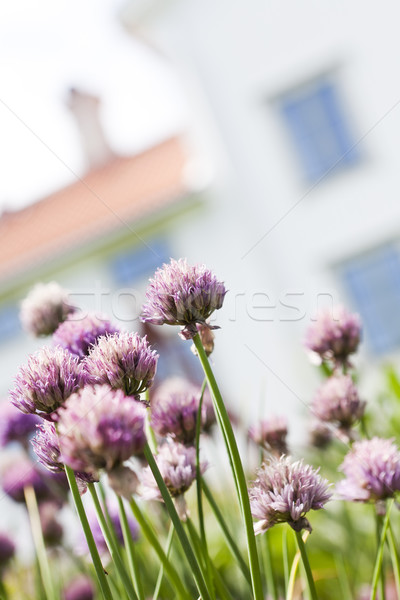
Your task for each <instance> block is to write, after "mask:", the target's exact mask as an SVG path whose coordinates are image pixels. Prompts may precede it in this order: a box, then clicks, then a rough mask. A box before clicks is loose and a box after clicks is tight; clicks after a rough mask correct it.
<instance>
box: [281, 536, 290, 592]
mask: <svg viewBox="0 0 400 600" xmlns="http://www.w3.org/2000/svg"><path fill="white" fill-rule="evenodd" d="M282 560H283V576H284V580H285V594H286V592H287V589H288V586H289V550H288V528H287V527H283V529H282Z"/></svg>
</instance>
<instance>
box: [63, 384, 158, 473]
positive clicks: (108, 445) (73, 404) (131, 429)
mask: <svg viewBox="0 0 400 600" xmlns="http://www.w3.org/2000/svg"><path fill="white" fill-rule="evenodd" d="M145 410H146V409H145V408H144V406H143V405H142V404H140V403H139V402H134V401H132V399H131V398H127V397H126V396H125V395H124V393H123V392H122V391H121V390H113V389H111V388H110V387H109V386H107V385H101V386H100V385H98V386H87V387H85V388H83V389H82V390H80V391H79V392H78V393H76V394H73V395H72V396H70V398H69V399H68V402H67V403H66V405H65V407H64V408H63V409H62V410H61V411H60V420H59V424H58V433H59V439H60V447H61V457H62V460H63V461H64V462H65V463H66V464H67V465H69V466H70V467H71V468H72V469H74V470H76V471H85V472H89V473H94V474H95V473H97V471H98V470H99V469H106V470H107V471H111V470H112V469H113V468H115V467H119V466H120V465H121V464H122V463H123V462H124V461H125V460H128V458H130V457H131V456H133V455H135V454H139V453H141V452H142V451H143V448H144V445H145V442H146V437H145V433H144V418H145Z"/></svg>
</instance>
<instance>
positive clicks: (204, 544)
mask: <svg viewBox="0 0 400 600" xmlns="http://www.w3.org/2000/svg"><path fill="white" fill-rule="evenodd" d="M206 385H207V380H206V379H205V380H204V381H203V385H202V386H201V391H200V401H199V408H198V411H197V419H196V442H195V443H196V493H197V512H198V516H199V529H200V538H201V545H202V548H203V554H204V559H205V561H206V569H207V578H208V580H209V581H213V578H212V575H211V563H210V556H209V554H208V547H207V537H206V528H205V525H204V511H203V494H202V477H201V465H200V433H201V422H202V418H201V417H202V407H203V398H204V392H205V389H206ZM212 592H213V590H212Z"/></svg>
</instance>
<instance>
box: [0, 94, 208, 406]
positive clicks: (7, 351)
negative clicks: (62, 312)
mask: <svg viewBox="0 0 400 600" xmlns="http://www.w3.org/2000/svg"><path fill="white" fill-rule="evenodd" d="M69 105H70V108H71V109H72V110H73V113H74V116H75V117H76V120H77V123H78V126H79V129H80V133H81V137H82V144H83V146H84V148H85V152H86V159H87V163H88V171H87V173H86V174H85V175H83V176H82V177H78V176H77V179H76V181H75V182H74V183H72V184H71V185H69V186H67V187H65V188H64V189H61V190H58V191H56V192H55V193H54V194H51V195H50V196H48V197H47V198H43V199H41V200H38V201H37V202H34V203H33V204H31V205H30V206H28V207H27V208H24V209H22V210H18V211H15V212H8V213H4V214H3V215H1V218H0V256H1V262H0V286H1V287H0V289H1V292H0V362H1V365H2V372H3V373H4V376H3V377H2V378H1V383H0V394H5V393H6V392H7V389H8V387H9V386H10V384H11V381H12V377H13V375H14V374H15V372H16V369H17V366H18V365H19V364H20V363H21V362H22V361H23V360H24V359H25V356H24V355H23V354H22V353H23V352H24V351H25V353H28V352H29V351H32V350H33V349H34V348H35V347H37V346H38V345H42V343H43V340H29V342H28V339H27V337H28V336H27V334H26V333H24V332H22V331H21V326H20V322H19V316H18V313H19V302H20V300H21V299H22V298H24V297H25V295H26V293H27V292H28V290H29V289H30V288H31V286H33V285H34V284H35V283H37V282H39V281H43V282H46V281H51V280H56V281H58V282H59V283H61V284H62V285H64V286H65V287H66V288H67V289H69V290H70V292H71V295H70V298H71V301H72V302H73V303H74V304H76V305H77V306H79V307H82V308H83V309H87V310H95V311H98V312H102V313H105V314H108V315H111V317H112V318H113V319H114V320H115V321H119V322H121V323H122V325H123V326H125V327H127V328H129V329H133V328H135V329H139V328H140V322H139V314H140V308H141V305H142V301H143V291H144V288H145V285H146V283H147V280H148V277H149V276H151V275H152V274H153V273H154V271H155V269H156V268H157V267H158V266H160V265H161V264H162V263H163V262H168V261H169V258H170V256H175V255H176V244H175V238H176V237H177V229H179V228H182V227H185V226H186V225H185V224H186V223H187V221H188V220H191V219H195V218H196V215H197V214H198V213H200V214H201V213H202V212H203V211H204V198H203V197H202V192H201V190H200V188H199V186H198V185H197V184H196V185H194V184H193V181H194V180H193V178H192V179H191V180H190V165H191V164H192V162H193V161H192V158H193V157H192V156H191V155H190V152H189V151H188V150H187V148H186V147H185V144H184V141H183V140H182V139H181V138H179V137H175V138H171V139H167V140H165V141H162V142H161V143H159V144H158V145H156V146H154V147H151V148H149V149H148V150H146V151H144V152H142V153H141V154H138V155H135V156H114V154H113V153H112V151H111V150H110V148H109V147H108V144H107V141H106V139H105V137H104V134H103V130H102V127H101V123H100V119H99V110H98V109H99V100H98V99H97V98H95V97H93V96H90V95H88V94H84V93H80V92H78V91H77V90H71V94H70V98H69ZM147 333H149V331H147ZM155 335H156V334H154V333H151V332H150V337H151V336H153V338H154V336H155ZM167 337H168V336H167ZM165 339H166V336H165V335H164V336H158V337H157V340H156V341H157V345H158V347H160V346H162V345H163V343H166V344H167V345H168V344H169V342H168V340H167V341H165ZM174 339H175V336H174ZM163 340H164V341H163ZM168 348H169V354H171V355H172V356H174V351H175V348H176V353H177V354H178V355H179V357H178V358H179V362H180V364H181V368H182V364H183V361H185V360H186V359H185V358H184V357H182V356H181V354H182V353H181V346H180V345H178V344H176V345H175V344H172V346H171V344H169V345H168ZM190 358H193V362H194V363H195V364H197V363H196V361H195V360H194V357H191V356H190V354H189V360H190ZM164 363H165V361H164V362H163V361H161V363H160V367H161V370H162V369H163V365H164V367H165V368H167V367H168V365H165V364H164ZM188 368H190V366H189V367H188Z"/></svg>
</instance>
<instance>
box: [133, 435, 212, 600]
mask: <svg viewBox="0 0 400 600" xmlns="http://www.w3.org/2000/svg"><path fill="white" fill-rule="evenodd" d="M144 455H145V457H146V460H147V462H148V463H149V467H150V469H151V472H152V473H153V476H154V479H155V480H156V483H157V485H158V488H159V490H160V492H161V496H162V498H163V500H164V503H165V507H166V509H167V511H168V514H169V516H170V518H171V521H172V522H173V524H174V527H175V530H176V533H177V536H178V538H179V541H180V543H181V545H182V548H183V551H184V553H185V556H186V559H187V561H188V563H189V566H190V568H191V570H192V574H193V577H194V580H195V582H196V585H197V588H198V590H199V592H200V595H201V597H202V600H211V597H210V594H209V592H208V589H207V585H206V583H205V581H204V578H203V575H202V572H201V569H200V567H199V564H198V562H197V559H196V556H195V555H194V552H193V550H192V547H191V545H190V542H189V540H188V537H187V535H186V533H185V530H184V528H183V525H182V523H181V520H180V518H179V516H178V513H177V511H176V508H175V505H174V503H173V500H172V498H171V495H170V493H169V491H168V488H167V486H166V485H165V481H164V479H163V477H162V475H161V473H160V470H159V468H158V465H157V463H156V461H155V458H154V456H153V454H152V452H151V450H150V447H149V444H148V443H146V445H145V447H144Z"/></svg>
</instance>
